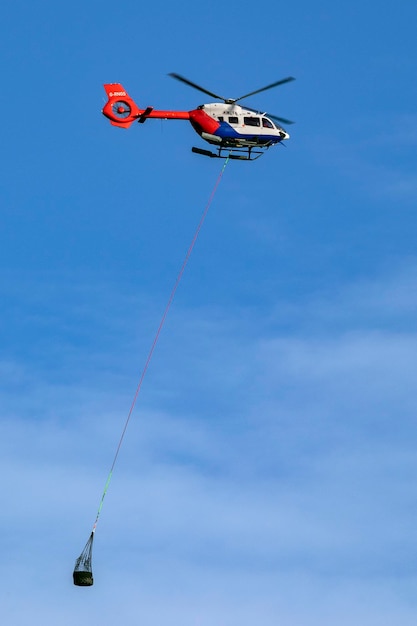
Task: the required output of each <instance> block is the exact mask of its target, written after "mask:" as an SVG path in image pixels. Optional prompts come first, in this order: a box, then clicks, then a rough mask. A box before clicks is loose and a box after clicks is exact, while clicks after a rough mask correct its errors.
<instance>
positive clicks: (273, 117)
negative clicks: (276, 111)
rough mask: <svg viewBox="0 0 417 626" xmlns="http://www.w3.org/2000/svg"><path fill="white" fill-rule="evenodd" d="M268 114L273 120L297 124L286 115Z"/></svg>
mask: <svg viewBox="0 0 417 626" xmlns="http://www.w3.org/2000/svg"><path fill="white" fill-rule="evenodd" d="M267 116H268V117H270V118H271V120H277V122H282V123H283V124H295V122H292V121H291V120H287V119H286V118H285V117H280V116H279V115H271V114H270V113H267Z"/></svg>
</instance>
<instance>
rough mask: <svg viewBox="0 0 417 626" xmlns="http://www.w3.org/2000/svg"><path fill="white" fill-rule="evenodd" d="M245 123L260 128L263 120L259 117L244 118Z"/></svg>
mask: <svg viewBox="0 0 417 626" xmlns="http://www.w3.org/2000/svg"><path fill="white" fill-rule="evenodd" d="M243 121H244V122H245V124H246V126H260V125H261V120H260V119H259V117H244V118H243Z"/></svg>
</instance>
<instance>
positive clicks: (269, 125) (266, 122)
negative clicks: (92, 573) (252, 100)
mask: <svg viewBox="0 0 417 626" xmlns="http://www.w3.org/2000/svg"><path fill="white" fill-rule="evenodd" d="M262 126H263V127H264V128H274V125H273V123H272V122H271V120H269V119H268V118H267V117H263V118H262Z"/></svg>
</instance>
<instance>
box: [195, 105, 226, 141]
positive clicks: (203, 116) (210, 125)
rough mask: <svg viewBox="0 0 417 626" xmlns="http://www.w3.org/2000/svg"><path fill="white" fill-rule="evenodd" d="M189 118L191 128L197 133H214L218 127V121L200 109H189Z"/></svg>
mask: <svg viewBox="0 0 417 626" xmlns="http://www.w3.org/2000/svg"><path fill="white" fill-rule="evenodd" d="M189 118H190V122H191V124H192V125H193V128H194V129H195V130H196V131H197V132H198V134H199V135H201V133H209V134H210V135H214V133H215V132H216V130H217V129H218V128H219V127H220V122H218V121H217V120H214V119H213V118H212V117H210V115H207V113H205V111H203V110H202V109H194V111H190V113H189Z"/></svg>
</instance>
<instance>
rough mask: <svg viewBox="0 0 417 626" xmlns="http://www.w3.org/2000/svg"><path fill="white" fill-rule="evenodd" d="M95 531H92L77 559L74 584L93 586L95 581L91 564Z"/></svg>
mask: <svg viewBox="0 0 417 626" xmlns="http://www.w3.org/2000/svg"><path fill="white" fill-rule="evenodd" d="M93 540H94V532H92V533H91V535H90V538H89V540H88V541H87V543H86V544H85V547H84V550H83V551H82V552H81V554H80V556H79V557H78V559H77V560H76V561H75V567H74V571H73V574H72V575H73V577H74V585H77V586H78V587H91V585H92V584H93V583H94V580H93V569H92V565H91V560H92V553H93Z"/></svg>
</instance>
